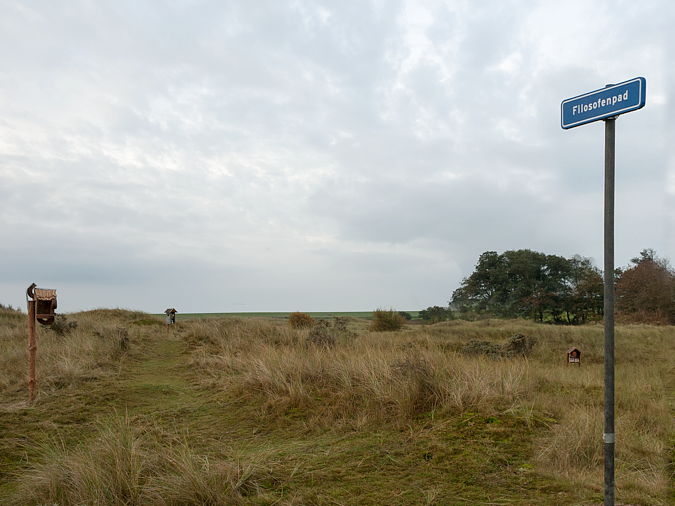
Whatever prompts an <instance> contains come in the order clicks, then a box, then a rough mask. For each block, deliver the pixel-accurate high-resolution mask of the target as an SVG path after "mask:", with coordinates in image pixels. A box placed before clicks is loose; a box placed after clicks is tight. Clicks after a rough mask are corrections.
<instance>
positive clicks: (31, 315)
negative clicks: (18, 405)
mask: <svg viewBox="0 0 675 506" xmlns="http://www.w3.org/2000/svg"><path fill="white" fill-rule="evenodd" d="M36 355H37V340H36V339H35V301H34V300H29V301H28V402H29V403H31V404H32V403H33V401H34V400H35V387H36V381H35V356H36Z"/></svg>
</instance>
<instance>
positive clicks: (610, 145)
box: [603, 117, 616, 506]
mask: <svg viewBox="0 0 675 506" xmlns="http://www.w3.org/2000/svg"><path fill="white" fill-rule="evenodd" d="M615 124H616V117H614V118H609V119H606V120H605V272H604V317H605V318H604V319H605V431H604V434H603V440H604V442H605V444H604V446H605V451H604V456H605V506H614V130H615V126H616V125H615Z"/></svg>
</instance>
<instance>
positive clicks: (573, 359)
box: [567, 348, 581, 365]
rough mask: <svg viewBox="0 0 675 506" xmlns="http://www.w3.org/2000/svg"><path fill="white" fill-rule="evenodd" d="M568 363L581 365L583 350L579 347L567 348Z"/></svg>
mask: <svg viewBox="0 0 675 506" xmlns="http://www.w3.org/2000/svg"><path fill="white" fill-rule="evenodd" d="M567 363H568V364H576V365H581V350H580V349H579V348H570V349H569V350H567Z"/></svg>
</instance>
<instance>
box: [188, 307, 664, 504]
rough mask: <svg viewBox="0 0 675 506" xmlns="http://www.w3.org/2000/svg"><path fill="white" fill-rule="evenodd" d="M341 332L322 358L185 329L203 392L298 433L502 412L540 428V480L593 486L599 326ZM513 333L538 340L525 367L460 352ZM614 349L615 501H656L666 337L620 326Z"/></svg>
mask: <svg viewBox="0 0 675 506" xmlns="http://www.w3.org/2000/svg"><path fill="white" fill-rule="evenodd" d="M352 325H353V326H354V328H355V329H356V330H357V331H358V334H359V335H358V336H357V337H354V338H351V339H342V340H340V339H338V340H337V344H336V346H334V347H331V348H326V347H315V346H312V345H310V344H307V340H306V332H305V331H301V330H293V329H290V328H288V327H287V326H279V325H276V324H274V323H270V322H264V321H252V320H239V321H237V320H230V321H211V322H194V323H193V324H192V326H191V327H190V328H189V331H188V337H187V338H188V340H189V342H191V343H192V354H191V357H192V358H191V359H192V362H193V364H194V365H195V366H196V367H198V368H199V370H200V371H202V372H203V374H204V378H205V379H204V381H205V383H206V384H208V386H209V387H211V388H220V389H223V390H225V391H227V392H230V393H231V394H232V395H235V396H237V397H238V398H240V399H246V398H255V397H259V398H262V399H264V400H265V402H266V404H267V406H268V408H271V409H278V410H281V411H283V410H287V409H289V408H293V409H295V410H303V409H304V412H305V413H306V416H307V418H308V423H310V424H317V425H319V426H323V425H331V424H334V423H335V422H336V421H344V420H350V421H351V423H352V424H353V425H357V426H361V427H363V426H367V425H369V424H374V423H381V422H388V423H394V424H397V423H398V424H407V423H410V421H411V420H413V419H414V418H415V416H416V415H419V414H421V413H426V412H435V413H436V414H437V415H438V416H441V415H442V414H443V413H447V414H452V413H456V412H462V411H486V412H508V413H511V414H515V415H516V416H522V417H524V418H526V419H527V421H528V422H531V423H534V424H539V425H541V424H545V425H546V426H547V428H546V429H544V431H543V434H542V436H541V437H540V438H539V439H538V441H537V445H536V449H535V454H534V456H533V457H534V459H535V461H536V462H537V463H538V464H539V466H540V469H541V471H542V472H544V473H547V474H552V475H553V476H556V477H565V478H568V479H572V480H574V481H575V482H577V483H579V484H580V485H583V486H589V487H593V486H597V483H601V482H602V480H601V479H598V474H600V476H601V473H602V465H601V461H602V439H601V437H602V432H603V429H602V402H603V400H602V389H603V372H602V349H603V330H602V327H601V326H597V325H591V326H585V327H559V326H546V325H537V324H533V323H530V322H523V321H500V320H483V321H479V322H472V323H469V322H458V321H451V322H444V323H439V324H436V325H430V326H409V327H408V328H407V329H406V330H404V331H400V332H368V331H367V330H365V328H364V326H363V325H362V324H357V323H356V322H355V321H353V322H352ZM515 333H524V334H527V335H531V336H534V337H536V338H537V339H538V342H539V344H538V345H537V346H536V347H535V349H534V351H533V354H532V355H531V356H530V357H529V359H522V358H521V359H516V358H514V359H502V360H491V359H487V358H481V357H475V356H467V355H465V354H463V353H462V352H461V349H462V346H464V345H465V344H466V343H467V342H468V341H469V340H471V339H484V340H490V341H494V342H497V343H500V342H504V341H505V340H506V339H507V338H508V337H510V336H511V335H513V334H515ZM573 345H574V346H577V347H579V348H580V349H581V350H582V365H581V367H575V366H568V365H566V363H565V357H566V356H565V353H566V351H567V349H568V348H569V347H570V346H573ZM616 349H617V353H616V355H617V396H616V403H617V413H618V415H617V438H618V444H617V466H618V477H619V483H621V486H622V487H623V493H624V494H625V495H624V496H622V497H623V498H624V500H627V499H628V500H631V498H632V499H635V500H637V499H638V498H639V497H641V496H644V494H645V493H648V494H654V495H655V496H659V495H660V496H663V494H665V489H666V487H667V484H668V482H669V480H671V479H672V476H671V475H669V474H668V473H669V471H668V468H667V461H668V452H669V451H672V449H671V450H669V449H668V446H667V445H668V438H669V437H672V434H673V427H672V420H671V414H670V413H669V407H668V398H667V393H668V391H669V386H668V385H669V384H670V388H671V389H672V384H673V383H672V373H673V369H672V367H673V362H674V360H675V329H674V328H673V327H653V326H647V325H627V326H620V327H619V328H618V329H617V339H616ZM668 381H670V383H668ZM642 500H643V499H640V501H642ZM640 501H638V502H640ZM657 503H658V501H657Z"/></svg>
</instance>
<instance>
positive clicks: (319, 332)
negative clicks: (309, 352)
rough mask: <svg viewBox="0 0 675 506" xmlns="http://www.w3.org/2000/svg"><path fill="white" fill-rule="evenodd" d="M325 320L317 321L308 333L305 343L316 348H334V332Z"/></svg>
mask: <svg viewBox="0 0 675 506" xmlns="http://www.w3.org/2000/svg"><path fill="white" fill-rule="evenodd" d="M333 330H334V329H332V328H331V326H330V323H328V321H327V320H319V321H318V322H317V324H316V325H314V327H312V330H310V331H309V335H308V336H307V342H308V343H310V344H314V345H316V346H325V347H326V348H331V347H333V346H335V340H336V339H335V332H334V331H333Z"/></svg>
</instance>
